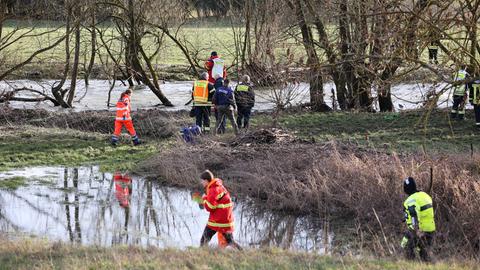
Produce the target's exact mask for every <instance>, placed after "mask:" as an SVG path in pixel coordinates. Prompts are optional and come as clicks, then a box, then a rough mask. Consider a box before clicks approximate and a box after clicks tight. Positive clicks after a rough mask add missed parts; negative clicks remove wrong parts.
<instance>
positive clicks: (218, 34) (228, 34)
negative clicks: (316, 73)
mask: <svg viewBox="0 0 480 270" xmlns="http://www.w3.org/2000/svg"><path fill="white" fill-rule="evenodd" d="M18 26H20V28H21V30H19V31H18V32H17V33H16V34H15V36H19V35H21V34H23V33H26V32H27V31H29V29H31V28H32V27H34V30H33V31H32V32H31V33H30V35H38V34H40V33H44V32H51V33H49V34H46V35H42V36H39V37H30V38H28V39H23V40H22V41H21V42H18V43H16V44H15V45H13V46H11V47H10V48H9V49H8V50H7V51H2V53H1V54H3V55H8V58H7V59H8V60H10V59H15V61H18V60H20V59H25V58H26V57H28V56H29V55H30V54H31V53H32V52H34V51H36V50H37V49H39V48H41V47H44V46H46V45H48V44H52V43H53V42H54V41H55V40H56V39H57V38H59V37H61V36H62V35H63V34H64V33H65V28H64V27H63V23H61V22H45V21H41V22H32V23H28V22H16V21H9V22H8V23H7V25H6V26H4V29H3V32H4V34H3V35H4V36H5V35H6V34H8V33H10V32H12V31H13V30H14V29H15V28H16V27H18ZM100 29H101V30H102V31H104V33H105V40H106V41H107V42H108V43H109V46H111V48H112V51H113V52H116V53H120V52H121V49H122V44H121V42H120V41H119V40H118V37H119V34H118V33H117V32H116V31H115V29H114V28H113V27H107V26H103V27H100ZM172 31H175V29H172ZM237 31H238V28H237ZM178 38H179V40H181V41H182V42H184V41H186V42H188V43H189V44H190V45H189V49H190V50H194V51H195V52H198V58H199V59H201V60H206V59H207V58H208V57H209V56H210V52H211V51H217V52H218V53H219V54H220V55H221V56H222V57H223V58H224V59H225V60H226V61H227V62H228V64H230V63H231V62H232V61H233V60H234V54H235V42H234V33H233V31H232V27H231V25H229V24H228V23H221V22H215V21H210V22H206V23H196V24H188V25H186V26H184V27H183V28H182V29H181V31H179V32H178ZM97 42H98V44H99V46H100V55H101V56H102V58H103V60H104V61H109V62H110V60H107V59H106V58H107V52H106V50H105V49H104V48H102V47H103V45H102V44H101V41H100V38H99V37H98V35H97ZM157 44H158V41H157V40H156V39H154V38H153V37H152V36H148V37H147V38H144V39H143V41H142V45H143V46H144V48H145V49H146V50H147V53H153V52H154V51H155V49H156V46H157ZM300 45H301V44H299V43H298V42H296V41H295V40H294V39H293V38H291V39H289V40H285V41H284V42H283V43H282V44H279V46H278V48H277V49H276V53H277V55H278V56H279V57H281V55H282V53H285V51H286V50H287V48H290V50H292V51H298V53H297V55H299V56H298V57H301V55H300V54H301V53H302V50H301V47H300ZM73 46H74V44H73V36H72V40H71V44H70V47H71V49H72V52H73ZM81 54H82V57H81V60H82V61H84V60H86V59H88V56H89V54H90V32H89V31H87V30H82V52H81ZM12 55H14V56H15V57H11V56H12ZM64 60H65V43H63V42H62V44H60V45H59V46H57V47H56V48H54V49H52V50H50V51H48V52H46V53H44V54H42V55H41V56H40V57H38V58H37V59H36V62H42V63H49V62H63V61H64ZM98 62H99V61H98V60H97V63H98ZM153 64H156V65H187V64H188V62H187V61H186V59H185V57H184V54H183V53H182V51H181V50H180V49H179V48H178V46H176V45H175V43H174V42H173V41H172V40H171V39H169V38H168V37H167V36H164V39H163V41H162V49H161V50H160V53H159V54H158V55H157V56H156V57H155V58H154V59H153Z"/></svg>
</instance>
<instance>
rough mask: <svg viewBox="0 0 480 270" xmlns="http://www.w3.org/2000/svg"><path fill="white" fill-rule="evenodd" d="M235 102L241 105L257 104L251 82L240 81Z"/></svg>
mask: <svg viewBox="0 0 480 270" xmlns="http://www.w3.org/2000/svg"><path fill="white" fill-rule="evenodd" d="M235 102H236V103H237V105H238V106H239V107H253V106H254V105H255V93H254V92H253V89H252V86H251V85H250V84H244V83H240V84H238V85H237V87H236V88H235Z"/></svg>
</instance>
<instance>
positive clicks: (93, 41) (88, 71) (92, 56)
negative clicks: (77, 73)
mask: <svg viewBox="0 0 480 270" xmlns="http://www.w3.org/2000/svg"><path fill="white" fill-rule="evenodd" d="M91 8H92V16H91V19H92V22H91V30H90V31H92V32H91V33H90V34H91V36H90V42H91V44H90V50H91V52H90V61H89V62H88V66H87V69H86V70H85V86H88V84H89V79H90V74H91V73H92V69H93V65H94V64H95V55H96V50H97V31H95V24H96V20H95V16H96V14H95V5H92V7H91Z"/></svg>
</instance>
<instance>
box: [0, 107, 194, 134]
mask: <svg viewBox="0 0 480 270" xmlns="http://www.w3.org/2000/svg"><path fill="white" fill-rule="evenodd" d="M182 116H184V117H182ZM114 117H115V112H112V111H85V112H60V113H55V112H48V111H45V110H21V109H11V108H8V107H4V106H2V107H0V125H25V124H26V125H34V126H40V127H48V128H49V127H53V128H69V129H77V130H80V131H86V132H98V133H106V134H110V133H112V132H113V127H114ZM186 117H187V116H186V113H184V112H177V113H168V112H164V111H160V110H155V109H151V110H139V111H135V112H132V118H133V123H134V126H135V129H136V131H137V133H138V134H141V136H142V137H151V138H167V137H171V136H172V135H174V134H175V133H176V132H177V131H178V130H179V128H178V126H181V125H184V124H185V122H186V120H185V119H186Z"/></svg>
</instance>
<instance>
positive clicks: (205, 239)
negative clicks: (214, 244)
mask: <svg viewBox="0 0 480 270" xmlns="http://www.w3.org/2000/svg"><path fill="white" fill-rule="evenodd" d="M216 233H217V232H216V231H214V230H212V229H210V228H209V227H205V230H204V231H203V235H202V239H200V246H202V247H203V246H206V245H208V243H209V242H210V240H212V237H213V236H214V235H215V234H216ZM223 236H224V237H225V240H227V243H228V245H229V246H232V247H235V248H237V249H240V250H241V249H242V248H241V247H240V245H239V244H237V243H236V242H235V241H234V240H233V234H231V233H223Z"/></svg>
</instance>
